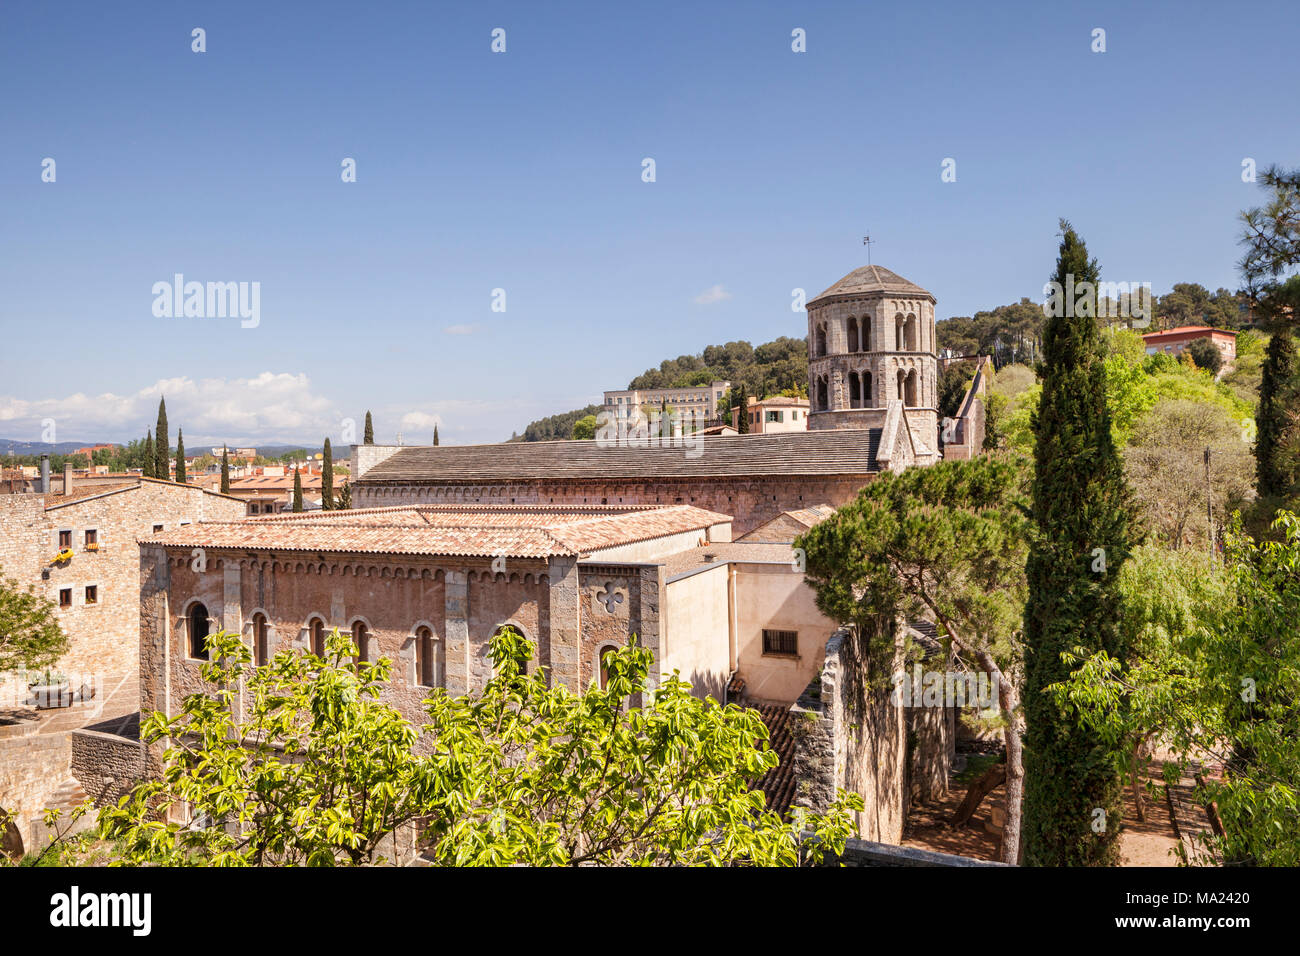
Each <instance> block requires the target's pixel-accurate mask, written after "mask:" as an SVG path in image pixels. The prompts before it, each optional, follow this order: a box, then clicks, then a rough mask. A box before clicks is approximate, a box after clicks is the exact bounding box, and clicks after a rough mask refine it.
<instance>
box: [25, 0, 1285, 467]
mask: <svg viewBox="0 0 1300 956" xmlns="http://www.w3.org/2000/svg"><path fill="white" fill-rule="evenodd" d="M1297 21H1300V13H1298V12H1297V8H1296V6H1295V4H1294V3H1276V4H1270V3H1261V4H1256V5H1252V7H1251V8H1250V14H1249V16H1248V15H1247V14H1246V13H1245V12H1244V8H1240V7H1234V6H1230V5H1226V4H1215V5H1211V4H1188V3H1179V4H1173V3H1170V4H1158V5H1157V4H1139V5H1134V4H1129V3H1114V4H1112V3H1077V4H1069V3H1060V4H1056V3H1053V4H1042V3H1024V4H1000V5H997V7H996V8H992V9H991V8H990V5H976V4H969V3H933V4H889V5H885V4H867V3H818V4H793V3H761V2H748V3H744V4H740V3H734V4H711V3H673V2H665V3H653V4H595V3H593V4H578V3H547V4H539V3H536V2H533V3H518V4H503V3H463V4H451V3H369V4H366V3H329V2H324V3H312V4H296V5H291V4H256V3H235V2H223V3H186V4H177V3H131V4H102V3H89V2H88V3H61V2H43V3H34V2H20V0H6V2H5V3H4V4H3V6H0V195H2V196H3V203H2V204H0V288H2V289H3V295H2V296H0V323H3V331H4V336H3V339H2V341H3V346H2V348H3V352H0V437H4V438H12V439H20V440H39V439H40V438H41V431H42V428H41V421H42V420H43V419H46V418H53V419H54V421H55V423H56V426H57V438H58V440H60V441H62V440H83V439H84V440H90V439H98V440H125V439H128V438H133V437H137V436H140V435H143V433H144V430H145V428H146V427H148V426H149V425H150V424H151V423H152V421H153V418H154V414H155V410H156V406H157V396H158V395H159V394H160V393H163V394H166V396H167V399H168V409H169V415H170V419H171V422H172V425H173V428H175V426H176V425H177V424H179V425H181V426H182V427H183V428H185V429H186V440H187V444H188V445H190V446H191V447H195V446H197V445H198V444H199V443H201V442H207V441H214V442H220V441H223V440H225V441H230V442H231V443H235V442H239V443H246V442H257V441H261V442H279V441H303V442H307V441H311V442H319V441H320V440H321V439H322V438H323V437H324V436H325V435H327V434H328V435H330V436H331V437H332V438H333V439H334V440H335V441H339V440H340V438H341V437H342V436H341V430H342V427H343V425H342V423H343V419H345V418H349V417H350V418H354V419H356V420H357V421H360V419H361V418H362V416H363V415H364V413H365V410H366V409H367V408H369V409H371V410H373V412H374V415H375V420H376V430H377V438H378V439H379V440H380V441H388V440H392V439H393V438H395V436H396V433H397V432H398V431H401V432H402V433H403V437H404V440H405V441H406V442H407V443H416V442H419V443H423V442H427V441H429V440H430V436H431V435H432V428H433V423H434V422H435V421H436V422H439V423H440V434H441V437H442V440H443V441H445V442H457V443H459V442H478V441H496V440H501V439H504V438H506V437H509V435H510V433H511V431H512V430H516V429H518V430H522V429H523V426H524V425H525V424H526V423H527V422H528V421H530V420H531V419H533V418H537V417H539V416H542V415H546V414H551V413H555V412H560V411H565V410H568V409H570V408H575V407H579V406H581V405H584V404H587V403H588V402H594V401H599V399H600V393H601V391H602V390H603V389H606V388H620V387H624V386H626V384H627V381H628V379H629V378H631V377H632V376H633V375H636V374H637V373H639V372H641V371H642V370H644V369H645V368H646V367H648V366H651V365H657V364H658V363H659V362H660V360H662V359H663V358H667V357H673V356H676V355H679V354H682V353H686V352H695V351H698V350H700V349H701V348H702V347H703V346H705V345H707V344H709V343H713V342H725V341H728V340H733V339H741V338H743V339H748V340H749V341H750V342H752V343H754V344H758V343H760V342H763V341H767V340H769V339H772V338H774V337H776V336H778V335H795V336H801V335H803V334H804V332H805V318H804V315H803V313H796V312H792V311H791V308H790V303H791V290H792V289H794V288H804V289H806V290H807V293H808V295H809V296H812V295H814V294H815V293H817V292H818V291H820V290H821V289H823V288H825V287H826V286H829V285H830V284H831V283H833V282H834V281H835V280H837V279H838V278H840V276H842V275H844V274H845V273H847V272H849V271H851V270H852V269H854V268H856V267H858V266H859V265H862V264H864V263H865V261H866V255H865V251H864V249H863V247H862V236H863V234H864V233H866V232H868V231H869V232H870V233H871V235H872V237H873V238H874V239H875V240H876V242H875V244H874V246H873V249H872V260H873V261H874V262H875V263H876V264H878V265H883V266H886V267H888V268H890V269H893V270H894V271H896V272H898V273H900V274H902V275H904V276H906V277H907V278H909V279H912V280H913V281H915V282H917V283H919V284H921V285H923V286H925V287H926V288H928V289H930V290H931V291H932V292H933V293H934V294H935V296H936V297H937V299H938V307H937V309H938V315H939V317H940V318H944V317H947V316H950V315H968V314H970V313H972V312H973V311H975V310H978V309H981V308H991V307H993V306H995V305H998V304H1001V303H1004V302H1009V301H1015V300H1016V299H1018V298H1019V297H1020V296H1023V295H1028V296H1032V297H1035V298H1038V297H1040V296H1041V289H1042V284H1043V282H1044V281H1045V280H1046V278H1047V277H1048V276H1049V274H1050V272H1051V271H1052V267H1053V261H1054V256H1055V246H1056V241H1057V240H1056V236H1055V234H1056V232H1057V220H1058V219H1059V218H1060V217H1062V216H1065V217H1068V218H1069V219H1071V220H1072V221H1073V223H1074V224H1075V226H1076V227H1077V228H1078V229H1079V231H1080V232H1081V234H1082V235H1083V237H1084V238H1085V240H1086V241H1087V242H1088V246H1089V249H1090V251H1091V252H1092V253H1093V254H1095V255H1097V256H1098V257H1099V258H1100V260H1101V266H1102V275H1103V277H1104V278H1108V279H1111V280H1123V281H1149V282H1151V283H1152V286H1153V287H1154V289H1155V291H1156V292H1157V293H1160V292H1164V291H1167V290H1168V288H1169V286H1170V285H1171V284H1172V283H1174V282H1178V281H1196V282H1200V283H1202V284H1204V285H1206V286H1208V287H1210V288H1211V289H1214V288H1216V287H1218V286H1227V287H1230V288H1235V287H1236V286H1237V283H1238V279H1237V274H1236V270H1235V262H1236V260H1237V258H1238V256H1239V252H1240V250H1239V248H1238V246H1237V242H1236V239H1237V234H1238V225H1237V221H1236V217H1237V214H1238V213H1239V211H1240V210H1241V209H1243V208H1245V207H1247V206H1250V205H1254V204H1256V203H1257V202H1258V201H1259V200H1260V199H1261V198H1262V191H1261V190H1260V189H1259V188H1258V187H1257V186H1253V185H1249V184H1246V183H1243V182H1242V177H1241V169H1242V167H1241V164H1242V160H1243V159H1244V158H1246V157H1251V158H1253V159H1255V160H1256V161H1257V162H1258V164H1259V165H1260V167H1261V168H1262V167H1263V166H1265V165H1267V164H1268V163H1270V162H1280V163H1283V164H1285V165H1290V166H1294V165H1300V123H1297V122H1296V107H1295V91H1294V81H1293V80H1291V79H1290V78H1289V74H1288V72H1287V69H1286V66H1285V65H1286V64H1288V63H1290V62H1291V61H1292V60H1293V59H1294V49H1293V45H1292V44H1293V41H1294V37H1295V27H1296V25H1297ZM195 27H201V28H203V29H204V30H205V31H206V44H207V51H206V52H204V53H195V52H193V51H192V50H191V43H192V40H191V31H192V30H193V29H194V28H195ZM498 27H499V28H503V29H504V30H505V31H506V52H505V53H500V54H496V53H493V52H492V51H491V49H490V45H491V39H492V38H491V31H492V30H493V29H494V28H498ZM795 28H802V29H803V30H805V31H806V35H807V52H805V53H794V52H792V50H791V42H792V41H791V31H792V30H794V29H795ZM1094 28H1102V29H1104V30H1105V31H1106V52H1105V53H1093V52H1092V50H1091V44H1092V31H1093V29H1094ZM1275 76H1276V77H1280V78H1281V79H1277V80H1274V77H1275ZM1288 84H1289V86H1288ZM1269 87H1272V88H1273V92H1272V93H1269V92H1266V89H1267V88H1269ZM47 157H49V158H52V159H54V160H55V163H56V181H55V182H53V183H48V182H42V180H41V172H42V161H43V160H44V159H45V158H47ZM345 157H351V158H353V159H355V160H356V164H357V182H355V183H343V182H342V181H341V177H340V171H341V163H342V161H343V159H344V158H345ZM646 157H651V158H653V159H654V160H655V164H656V181H655V182H653V183H646V182H643V181H642V160H643V159H644V158H646ZM945 158H952V159H954V160H955V161H956V173H957V180H956V182H951V183H945V182H942V181H941V179H940V172H941V163H942V162H943V160H944V159H945ZM175 273H182V274H184V276H185V277H186V279H187V280H189V281H200V282H208V281H246V282H258V283H260V290H261V303H260V316H259V323H258V325H257V327H256V328H241V325H240V322H239V321H238V320H237V319H236V320H232V319H217V318H158V317H155V316H154V315H153V311H152V305H153V300H154V295H153V292H152V287H153V285H154V283H155V282H159V281H167V282H170V281H171V279H172V276H173V275H174V274H175ZM715 287H720V290H721V291H720V292H718V291H715V292H714V293H713V294H711V295H710V294H708V293H709V290H715ZM498 288H500V289H504V290H505V293H506V311H505V312H494V311H493V310H492V308H491V306H492V293H493V290H494V289H498ZM172 437H173V440H174V437H175V436H174V434H173V436H172Z"/></svg>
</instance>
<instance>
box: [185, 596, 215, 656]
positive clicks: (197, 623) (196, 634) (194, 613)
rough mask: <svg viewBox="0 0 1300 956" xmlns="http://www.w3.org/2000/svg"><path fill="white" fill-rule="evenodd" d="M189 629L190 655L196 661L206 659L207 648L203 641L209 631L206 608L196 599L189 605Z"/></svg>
mask: <svg viewBox="0 0 1300 956" xmlns="http://www.w3.org/2000/svg"><path fill="white" fill-rule="evenodd" d="M189 631H190V657H192V658H194V660H196V661H206V660H207V659H208V649H207V647H205V646H204V641H205V640H207V637H208V634H209V631H210V625H209V624H208V609H207V608H206V607H204V606H203V605H202V604H200V603H198V602H197V601H195V602H194V604H193V605H191V606H190V614H189Z"/></svg>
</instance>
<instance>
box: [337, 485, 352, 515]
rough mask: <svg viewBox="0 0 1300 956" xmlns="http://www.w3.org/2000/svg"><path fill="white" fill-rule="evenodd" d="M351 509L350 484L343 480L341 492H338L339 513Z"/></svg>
mask: <svg viewBox="0 0 1300 956" xmlns="http://www.w3.org/2000/svg"><path fill="white" fill-rule="evenodd" d="M351 507H352V482H351V481H349V480H348V479H346V478H344V479H343V490H342V491H340V492H339V507H338V510H339V511H347V510H348V509H349V508H351Z"/></svg>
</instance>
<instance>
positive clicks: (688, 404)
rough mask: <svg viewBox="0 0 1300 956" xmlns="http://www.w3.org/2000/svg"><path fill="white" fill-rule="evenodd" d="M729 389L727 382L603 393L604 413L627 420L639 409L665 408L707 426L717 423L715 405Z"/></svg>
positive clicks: (716, 408)
mask: <svg viewBox="0 0 1300 956" xmlns="http://www.w3.org/2000/svg"><path fill="white" fill-rule="evenodd" d="M729 388H731V383H730V382H713V383H712V384H710V385H700V386H697V387H692V388H637V389H625V390H623V391H618V392H606V393H605V411H607V412H612V413H614V414H616V415H624V416H629V417H631V416H633V413H634V412H635V411H636V410H638V409H640V408H643V407H645V408H662V407H663V406H664V405H667V406H668V407H669V408H670V409H672V410H673V411H676V412H690V413H692V414H694V416H695V418H696V419H702V420H704V421H710V422H711V421H714V420H716V419H717V417H718V402H720V401H721V400H722V396H724V395H726V394H727V389H729Z"/></svg>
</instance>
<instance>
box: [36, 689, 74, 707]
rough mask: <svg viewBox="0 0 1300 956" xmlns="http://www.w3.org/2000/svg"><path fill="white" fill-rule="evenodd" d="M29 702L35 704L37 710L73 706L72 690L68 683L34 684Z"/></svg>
mask: <svg viewBox="0 0 1300 956" xmlns="http://www.w3.org/2000/svg"><path fill="white" fill-rule="evenodd" d="M28 690H29V691H30V692H31V695H32V696H31V698H29V701H28V702H29V703H32V704H35V705H36V709H37V710H56V709H58V708H60V707H71V706H72V691H71V690H70V689H69V688H68V685H67V684H33V685H32V686H31V687H29V688H28Z"/></svg>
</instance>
